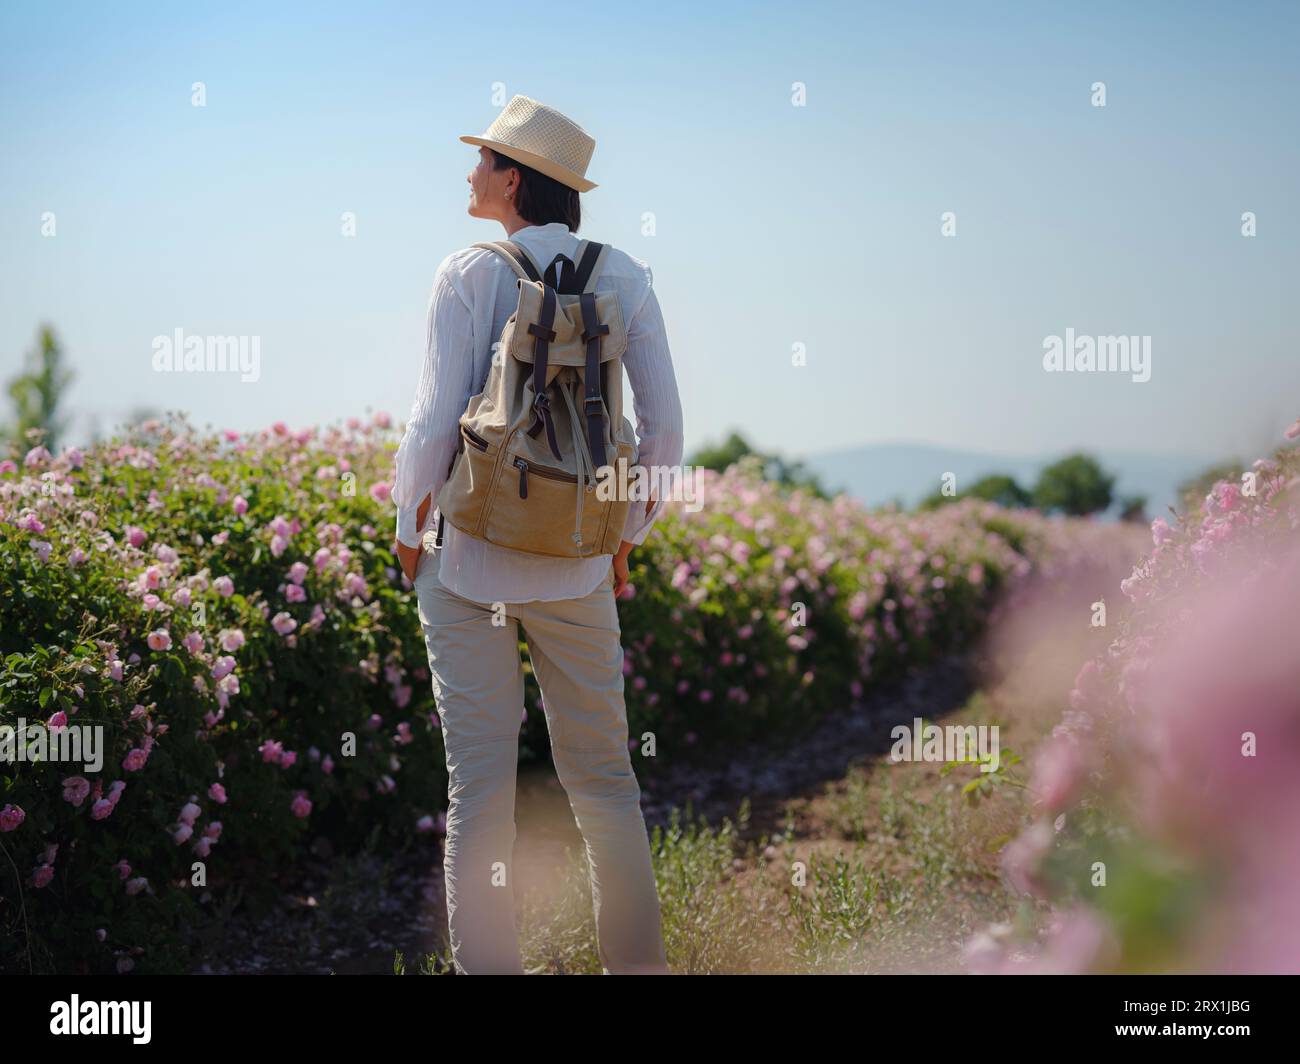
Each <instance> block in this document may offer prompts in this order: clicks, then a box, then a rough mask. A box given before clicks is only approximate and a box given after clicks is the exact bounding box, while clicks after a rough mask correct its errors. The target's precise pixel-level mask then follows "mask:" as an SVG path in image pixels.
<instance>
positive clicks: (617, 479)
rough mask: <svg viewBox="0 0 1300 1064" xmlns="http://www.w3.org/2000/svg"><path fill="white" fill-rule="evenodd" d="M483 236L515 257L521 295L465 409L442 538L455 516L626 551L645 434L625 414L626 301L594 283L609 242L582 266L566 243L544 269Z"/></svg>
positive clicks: (506, 531) (564, 549)
mask: <svg viewBox="0 0 1300 1064" xmlns="http://www.w3.org/2000/svg"><path fill="white" fill-rule="evenodd" d="M474 247H481V248H487V249H489V250H491V251H494V252H496V253H497V254H498V255H500V256H501V257H502V258H504V259H505V260H506V262H507V263H509V265H510V267H511V269H513V270H514V272H515V274H516V275H517V276H518V280H517V282H516V283H517V284H518V287H519V303H518V305H517V306H516V307H515V311H514V313H513V314H512V315H511V316H510V319H509V320H508V321H507V322H506V325H505V328H504V329H503V330H502V332H501V342H500V345H499V346H498V348H497V349H496V350H495V351H494V352H493V356H492V367H491V369H490V370H489V371H488V378H487V383H486V384H485V385H484V387H483V390H482V391H481V392H479V393H478V394H477V395H475V396H473V397H471V398H470V401H469V405H468V406H466V408H465V412H464V413H463V414H462V415H461V417H460V441H459V447H458V449H457V451H456V454H455V455H453V456H452V460H451V466H450V469H449V472H448V475H447V481H446V483H445V484H444V485H443V487H442V490H441V491H440V492H439V493H438V509H439V511H440V516H439V519H438V532H437V537H436V539H435V545H436V546H438V547H441V546H442V532H443V521H450V522H451V523H452V524H453V525H455V526H456V527H457V528H458V529H460V530H461V531H462V532H464V533H465V534H466V535H469V536H474V537H475V538H476V539H482V540H486V541H487V542H489V543H495V544H498V545H499V546H502V547H509V548H511V549H512V550H518V551H524V552H526V553H528V554H548V555H552V556H555V557H559V558H582V557H591V556H593V555H597V554H614V553H616V552H617V551H618V548H619V545H620V543H621V542H622V535H623V525H624V521H625V519H626V517H627V512H628V507H629V506H630V505H631V502H630V489H631V484H632V481H633V479H634V477H633V470H632V466H633V464H634V463H635V461H636V457H637V443H636V434H635V432H634V431H633V429H632V425H631V423H630V422H629V421H628V420H627V418H625V417H624V416H623V353H624V352H625V351H626V350H627V327H626V325H625V324H624V321H623V310H622V307H621V306H620V305H619V300H618V295H617V294H616V293H614V292H595V291H593V286H594V285H595V283H596V278H597V277H598V276H599V275H600V269H601V266H602V265H603V264H604V260H605V255H606V253H607V252H608V250H609V249H608V246H607V245H604V244H596V243H591V242H589V241H586V240H584V241H583V242H582V243H581V244H580V245H579V246H578V251H577V265H576V266H575V265H574V263H573V261H572V260H570V259H569V258H568V257H567V256H565V255H557V256H556V257H555V260H554V261H553V262H552V263H551V264H550V266H548V267H547V268H546V271H545V273H544V274H543V273H542V272H540V271H539V270H538V268H537V265H536V263H535V262H534V261H533V259H532V257H531V256H530V255H529V254H528V251H527V249H526V248H524V247H522V246H521V245H519V244H516V243H514V242H513V241H509V240H503V241H499V242H495V243H480V244H475V245H474ZM602 467H604V468H602ZM597 471H600V475H598V472H597ZM602 481H603V483H602Z"/></svg>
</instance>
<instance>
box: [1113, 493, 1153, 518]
mask: <svg viewBox="0 0 1300 1064" xmlns="http://www.w3.org/2000/svg"><path fill="white" fill-rule="evenodd" d="M1119 519H1120V520H1121V521H1132V522H1134V523H1136V524H1142V525H1145V524H1150V518H1148V517H1147V497H1146V496H1145V495H1125V496H1124V497H1123V498H1121V499H1120V500H1119Z"/></svg>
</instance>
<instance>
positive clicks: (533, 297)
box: [510, 280, 627, 384]
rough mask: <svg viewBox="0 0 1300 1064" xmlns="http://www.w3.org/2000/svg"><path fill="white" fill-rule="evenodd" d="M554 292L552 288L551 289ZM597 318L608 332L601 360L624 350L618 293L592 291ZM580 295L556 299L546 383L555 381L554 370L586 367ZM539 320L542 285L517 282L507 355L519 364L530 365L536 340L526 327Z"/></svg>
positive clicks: (623, 332)
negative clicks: (516, 303)
mask: <svg viewBox="0 0 1300 1064" xmlns="http://www.w3.org/2000/svg"><path fill="white" fill-rule="evenodd" d="M552 291H554V289H552ZM592 294H593V295H594V296H595V297H596V317H597V318H598V319H599V323H600V324H601V325H608V326H609V332H608V333H606V334H605V335H604V336H603V337H602V338H601V342H600V361H602V362H607V361H609V359H611V358H615V357H617V356H620V355H622V354H623V353H624V352H626V351H627V328H626V327H625V326H624V324H623V306H622V304H621V303H619V300H618V293H617V292H595V293H592ZM581 298H582V297H581V296H570V295H557V296H556V297H555V317H554V320H553V321H552V322H551V328H552V329H553V330H554V331H555V339H554V340H552V341H551V342H550V343H549V344H548V345H547V351H546V362H547V367H548V368H547V374H546V377H547V383H548V384H549V383H550V382H551V381H552V380H554V379H555V373H554V372H552V368H553V367H557V366H585V365H586V364H587V345H586V343H585V342H584V341H583V334H584V333H585V331H586V330H585V322H583V320H582V304H581V302H580V300H581ZM541 318H542V284H541V283H540V282H537V283H534V282H532V281H522V280H521V281H520V282H519V306H518V307H517V308H516V310H515V328H514V329H513V330H512V335H511V337H510V354H511V355H512V356H513V357H514V358H517V359H518V360H519V361H520V362H528V363H530V364H531V363H532V361H533V350H534V347H535V344H534V339H535V337H534V336H533V335H532V334H531V333H530V332H529V331H528V325H529V324H531V323H534V322H538V321H540V320H541Z"/></svg>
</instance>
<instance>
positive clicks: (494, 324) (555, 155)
mask: <svg viewBox="0 0 1300 1064" xmlns="http://www.w3.org/2000/svg"><path fill="white" fill-rule="evenodd" d="M460 139H461V140H462V141H465V142H466V143H468V144H476V145H479V161H478V165H477V166H476V167H475V168H474V170H473V171H472V172H471V173H470V175H469V177H468V181H469V185H470V195H469V213H470V215H471V216H472V217H475V218H485V219H491V220H494V221H497V222H500V223H501V225H502V226H503V227H504V229H505V232H506V235H507V236H508V237H509V239H511V240H513V241H515V242H517V243H519V244H520V245H522V246H523V247H524V248H525V249H526V250H527V251H528V252H529V253H530V254H531V255H532V257H533V259H534V260H535V261H536V262H537V263H538V264H539V265H540V266H541V267H542V268H545V267H546V266H547V265H548V264H549V263H550V262H551V261H552V260H553V259H554V258H555V256H556V255H557V254H560V253H563V254H565V255H567V256H568V257H569V258H570V259H572V258H574V257H575V252H576V250H577V247H578V244H579V239H578V237H577V236H576V235H575V234H576V231H577V229H578V227H579V224H580V222H581V208H580V206H579V202H578V196H579V193H580V192H584V191H587V190H589V189H591V188H594V187H595V185H594V183H593V182H591V181H588V180H587V178H586V176H585V175H586V170H587V164H588V163H589V162H590V159H591V153H592V150H593V148H594V147H595V141H593V140H592V139H591V138H590V137H589V136H588V135H587V134H586V133H585V132H584V131H583V130H582V129H581V128H580V127H579V126H578V125H576V124H575V123H574V122H572V121H571V120H570V119H568V118H566V117H565V116H564V115H562V114H560V113H559V112H558V111H555V110H553V109H552V108H549V107H546V106H544V105H542V104H539V103H537V101H535V100H531V99H529V98H528V97H526V96H515V97H514V98H513V99H512V100H511V101H510V103H509V104H508V105H507V106H506V107H505V109H504V110H503V111H502V112H501V114H500V115H499V116H498V117H497V119H496V121H494V122H493V123H492V125H491V126H490V127H489V128H488V130H487V131H486V132H485V133H483V134H482V135H481V136H463V137H461V138H460ZM596 288H597V290H598V291H614V292H617V294H618V297H619V301H620V304H621V305H622V308H623V314H624V320H625V321H627V322H628V323H629V324H628V329H627V332H628V347H627V351H626V353H625V354H624V356H623V368H624V370H625V371H626V373H627V377H628V381H629V382H630V383H631V385H632V389H633V396H634V407H635V411H636V419H637V434H638V444H639V446H638V462H639V464H641V465H644V466H646V467H650V466H667V467H676V466H678V465H679V464H680V462H681V452H682V415H681V404H680V401H679V399H678V394H677V385H676V380H675V378H674V374H673V366H672V358H671V356H670V354H669V350H668V343H667V338H666V335H665V331H664V323H663V317H662V315H661V313H660V309H659V302H658V298H657V297H656V295H655V292H654V289H653V288H652V275H651V271H650V268H649V267H648V266H647V265H646V264H645V263H643V262H640V261H638V260H637V259H634V258H632V257H631V256H629V255H627V254H625V253H624V252H621V251H617V250H615V249H613V248H611V249H610V250H609V252H608V254H607V256H606V260H605V265H604V268H603V269H602V271H601V273H600V275H599V278H598V280H597V282H596ZM517 298H518V289H517V286H516V283H515V275H514V274H513V273H512V272H511V270H510V269H509V267H508V266H506V264H505V263H504V262H503V261H502V260H501V258H500V257H499V256H498V255H496V254H494V253H492V252H490V251H487V250H484V249H481V248H466V249H464V250H462V251H456V252H453V253H452V254H451V255H449V256H447V258H446V259H444V260H443V262H442V264H441V266H439V268H438V273H437V276H436V277H435V279H434V284H433V295H432V298H431V300H430V306H429V322H428V334H427V341H428V342H427V353H426V358H425V361H424V366H423V370H422V372H421V375H420V380H419V384H418V388H417V395H416V399H415V403H414V407H413V409H412V413H411V419H410V422H409V424H408V425H407V429H406V434H405V436H404V437H403V440H402V444H401V447H400V448H399V449H398V452H397V468H396V474H395V477H394V486H393V492H392V494H393V500H394V501H395V502H396V504H397V507H398V517H397V550H398V555H399V557H400V558H401V562H402V569H403V571H404V572H405V573H406V575H407V576H408V577H409V578H410V579H411V580H412V581H413V582H414V586H415V590H416V594H417V598H418V600H419V612H420V622H421V624H422V626H423V628H424V635H425V643H426V645H427V648H428V654H429V669H430V672H431V673H432V677H433V690H434V695H435V698H436V700H437V704H438V713H439V716H440V717H441V720H442V732H443V743H444V747H445V750H446V758H447V776H448V784H447V795H448V809H447V840H446V847H445V859H444V869H445V873H446V889H447V920H448V927H449V931H450V938H451V948H452V955H453V958H454V962H455V967H456V970H457V971H458V972H462V973H474V974H477V973H481V972H498V973H499V972H509V973H521V972H522V970H523V969H522V965H521V962H520V956H519V947H518V941H517V935H516V926H515V916H514V898H513V892H512V889H511V884H512V877H511V875H510V870H511V867H512V848H513V844H514V840H515V821H514V805H515V768H516V764H517V759H518V743H519V727H520V722H521V718H522V714H523V700H524V676H523V668H522V664H521V662H520V660H519V636H518V628H519V626H520V625H522V627H523V630H524V635H525V638H526V639H527V642H528V653H529V657H530V659H531V661H532V665H533V670H534V673H535V675H536V676H537V680H538V684H539V686H540V687H541V690H542V699H543V709H544V711H545V714H546V723H547V728H548V730H549V731H550V735H551V750H552V754H553V758H554V761H555V768H556V772H557V774H558V775H559V778H560V782H561V783H562V784H563V786H564V788H565V791H566V792H567V793H568V796H569V802H570V805H571V806H572V808H573V812H574V816H575V818H576V820H577V823H578V828H579V830H580V831H581V832H582V835H583V837H584V839H585V841H586V844H587V855H588V860H589V863H590V873H591V888H592V898H593V903H594V908H595V914H596V934H597V942H598V948H599V953H600V959H601V964H602V966H603V968H604V970H605V972H606V974H625V973H628V974H630V973H661V974H668V967H667V964H666V962H665V959H664V946H663V937H662V933H661V928H660V916H659V901H658V897H657V894H656V891H655V882H654V874H653V870H652V867H651V862H650V851H649V844H648V841H647V838H646V829H645V821H644V819H643V818H642V815H641V805H640V799H641V791H640V787H639V786H638V784H637V779H636V775H635V773H634V772H633V770H632V762H631V757H630V755H629V751H628V729H627V715H626V710H625V707H624V702H623V648H622V646H621V644H620V628H619V620H618V609H617V606H616V605H615V601H614V600H615V597H616V596H617V595H618V594H619V593H621V592H622V590H623V588H624V586H625V585H626V583H627V573H628V569H627V563H628V555H629V554H630V553H631V551H632V548H633V547H634V546H635V545H638V544H640V543H642V542H643V541H644V540H645V538H646V536H647V535H649V533H650V529H651V526H652V525H653V524H654V522H655V520H656V518H657V517H658V514H659V512H660V510H661V509H662V506H663V502H662V500H660V501H656V500H654V499H651V500H649V501H648V502H647V504H646V506H645V507H641V506H640V505H635V506H633V507H632V508H631V509H630V510H629V512H628V516H627V522H626V524H625V526H624V531H623V542H622V545H621V547H620V549H619V551H618V553H617V554H613V555H610V554H604V555H596V556H594V557H588V558H574V559H565V558H552V557H546V556H542V555H534V554H524V553H521V552H518V551H512V550H508V549H506V548H504V547H499V546H497V545H495V544H492V543H488V542H486V541H483V540H479V539H475V538H473V537H471V536H468V535H465V534H464V533H462V532H461V530H460V529H458V528H456V527H455V526H454V525H452V524H451V523H450V522H447V523H446V524H445V525H444V529H443V537H444V540H443V543H442V546H441V548H440V549H438V548H436V547H435V548H428V549H426V548H425V547H423V545H422V537H423V535H424V533H425V531H426V530H428V529H429V528H430V527H431V526H432V524H433V521H434V514H433V513H430V509H431V504H432V501H433V500H435V499H436V498H437V497H438V492H439V490H440V489H441V487H442V485H443V483H444V481H445V479H446V475H447V472H448V465H449V463H450V460H451V458H452V456H453V454H454V453H455V450H456V446H457V439H458V431H459V430H458V420H459V417H460V415H461V413H463V412H464V410H465V407H466V404H467V403H468V402H469V399H470V397H471V396H472V395H474V394H476V393H477V392H479V391H481V390H482V388H483V387H484V385H485V383H486V381H487V374H488V369H489V367H490V362H491V358H492V345H493V344H494V343H495V342H496V341H497V339H498V338H499V337H500V335H501V330H502V328H503V326H504V325H505V322H506V320H507V318H508V317H509V316H510V314H511V313H512V312H513V311H514V309H515V305H516V301H517Z"/></svg>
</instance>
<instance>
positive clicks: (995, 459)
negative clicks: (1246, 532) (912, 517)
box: [802, 443, 1217, 517]
mask: <svg viewBox="0 0 1300 1064" xmlns="http://www.w3.org/2000/svg"><path fill="white" fill-rule="evenodd" d="M1067 453H1071V452H1069V451H1062V452H1061V453H1060V454H1048V455H1041V456H1027V455H999V454H991V453H986V452H980V451H962V450H957V449H955V448H950V447H939V446H932V445H930V444H924V443H877V444H867V445H864V446H862V447H852V448H845V449H842V450H835V451H823V452H821V453H818V454H811V455H807V456H802V460H803V462H804V464H805V466H806V467H807V468H808V470H809V471H810V472H813V473H816V474H817V475H818V477H819V478H820V479H821V482H822V484H823V485H824V486H825V487H826V489H827V490H828V491H833V490H835V489H839V490H842V491H845V492H847V493H848V494H850V495H853V496H855V497H857V498H858V499H860V500H861V501H863V502H864V503H866V504H867V505H869V506H880V505H883V504H885V503H888V502H889V501H890V500H892V499H899V500H900V501H901V502H902V504H903V505H904V506H907V507H911V506H915V505H916V504H917V503H918V502H920V501H921V500H922V499H923V498H925V497H926V496H927V495H929V494H930V493H931V492H933V491H935V490H937V489H938V488H939V486H940V478H941V477H942V476H943V474H944V473H955V474H956V476H957V490H958V492H959V493H960V492H961V491H963V490H964V489H965V488H966V487H968V486H969V485H970V484H972V483H974V482H975V481H976V480H978V479H979V478H980V477H982V476H985V475H986V474H989V473H1006V474H1008V475H1010V476H1013V477H1015V479H1016V480H1017V482H1019V483H1020V484H1021V485H1022V486H1023V487H1025V488H1032V487H1033V485H1034V482H1035V481H1036V480H1037V479H1038V474H1039V472H1040V471H1041V470H1042V469H1043V467H1044V466H1048V465H1051V464H1052V463H1053V462H1055V461H1057V460H1058V459H1060V458H1063V457H1064V456H1065V455H1066V454H1067ZM1088 453H1090V454H1092V456H1093V457H1094V458H1096V459H1097V461H1099V462H1100V463H1101V464H1102V467H1103V468H1104V469H1105V470H1106V471H1107V472H1108V473H1113V474H1115V477H1116V481H1115V495H1116V498H1117V499H1118V498H1119V497H1121V496H1125V495H1145V496H1146V497H1147V513H1148V514H1149V515H1150V516H1151V517H1157V516H1160V515H1167V514H1168V509H1167V507H1169V506H1171V505H1173V504H1174V502H1175V501H1176V499H1177V487H1178V485H1179V484H1180V483H1181V482H1182V481H1184V480H1187V479H1189V478H1190V477H1193V476H1195V475H1196V474H1198V473H1200V472H1201V471H1202V470H1204V469H1206V468H1208V467H1209V466H1211V465H1213V464H1215V462H1216V461H1217V459H1215V458H1211V457H1205V456H1196V455H1192V456H1186V455H1166V454H1147V453H1143V452H1136V451H1111V450H1105V449H1101V448H1098V449H1096V450H1092V451H1090V452H1088Z"/></svg>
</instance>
